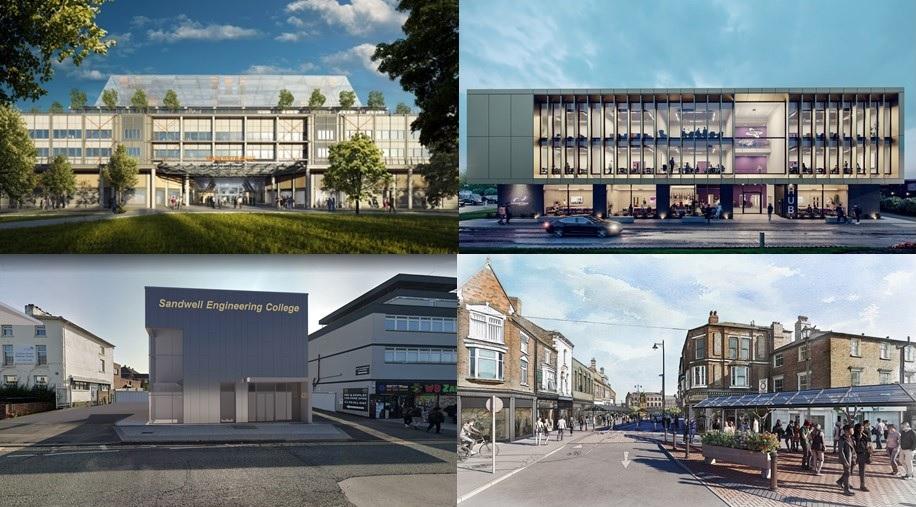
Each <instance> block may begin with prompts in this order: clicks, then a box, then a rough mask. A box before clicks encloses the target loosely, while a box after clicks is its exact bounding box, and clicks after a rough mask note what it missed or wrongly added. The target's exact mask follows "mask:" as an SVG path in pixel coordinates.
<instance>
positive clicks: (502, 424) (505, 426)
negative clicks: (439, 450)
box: [458, 391, 535, 442]
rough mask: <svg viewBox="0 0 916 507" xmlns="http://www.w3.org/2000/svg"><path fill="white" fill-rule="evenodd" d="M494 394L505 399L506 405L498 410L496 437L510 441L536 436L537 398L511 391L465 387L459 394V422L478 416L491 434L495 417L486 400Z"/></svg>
mask: <svg viewBox="0 0 916 507" xmlns="http://www.w3.org/2000/svg"><path fill="white" fill-rule="evenodd" d="M493 394H495V395H496V396H497V397H498V398H499V399H500V400H502V402H503V409H502V410H501V411H499V412H497V414H496V439H497V440H502V441H504V442H506V441H511V440H518V439H521V438H528V437H531V436H533V435H534V409H535V399H534V398H533V397H531V396H525V395H520V394H516V393H511V392H498V393H492V394H491V393H487V392H483V391H462V392H461V394H460V396H459V398H458V407H459V410H458V413H459V416H458V425H459V426H461V425H463V424H464V423H465V422H467V421H469V420H471V419H474V420H475V421H476V424H475V425H476V426H477V429H478V430H480V431H481V432H482V433H483V435H484V436H485V437H486V438H489V436H490V429H491V425H492V419H491V414H490V412H489V411H487V408H486V404H487V400H489V399H490V397H491V396H492V395H493Z"/></svg>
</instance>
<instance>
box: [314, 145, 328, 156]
mask: <svg viewBox="0 0 916 507" xmlns="http://www.w3.org/2000/svg"><path fill="white" fill-rule="evenodd" d="M328 155H330V151H329V148H328V147H327V146H321V147H319V148H318V150H316V154H315V156H316V157H318V158H328Z"/></svg>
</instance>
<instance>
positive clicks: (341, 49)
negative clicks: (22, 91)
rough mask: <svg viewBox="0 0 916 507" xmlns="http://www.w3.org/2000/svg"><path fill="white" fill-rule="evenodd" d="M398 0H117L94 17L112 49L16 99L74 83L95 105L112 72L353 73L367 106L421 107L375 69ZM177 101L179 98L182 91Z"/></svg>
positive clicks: (395, 24) (64, 92) (61, 69)
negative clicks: (378, 97) (371, 100)
mask: <svg viewBox="0 0 916 507" xmlns="http://www.w3.org/2000/svg"><path fill="white" fill-rule="evenodd" d="M395 6H396V1H395V0H352V1H347V0H296V1H292V0H259V1H256V2H255V1H248V0H194V1H193V2H188V1H179V0H157V1H155V2H142V1H137V0H116V1H113V2H109V3H106V4H105V5H104V6H103V8H102V11H101V14H99V16H98V18H97V19H96V22H97V24H98V25H99V26H100V27H102V28H103V29H105V30H107V31H108V33H109V35H110V37H111V38H113V39H114V40H116V41H117V42H118V44H117V46H116V47H115V48H113V49H111V50H110V51H109V53H108V55H106V56H96V55H93V56H90V57H88V58H87V59H86V60H85V61H84V62H83V64H82V65H80V66H79V67H74V66H73V65H72V64H65V65H58V66H57V69H56V73H55V76H54V79H53V80H52V81H51V82H49V83H47V84H46V85H45V88H47V89H48V94H47V95H45V96H44V97H42V98H41V99H40V100H39V101H37V102H35V103H33V102H29V101H20V102H19V103H18V106H19V107H20V108H21V109H23V110H29V109H31V108H32V107H33V106H34V107H38V108H40V109H46V108H47V107H48V106H50V105H51V103H52V102H54V101H55V100H56V101H59V102H60V103H61V104H63V105H64V106H65V107H66V106H67V105H68V104H69V103H70V99H69V93H70V89H71V88H79V89H81V90H83V91H85V92H86V95H87V96H88V98H89V103H90V104H91V103H93V102H94V101H95V98H96V97H97V96H98V94H99V93H101V90H102V87H103V86H104V85H105V80H107V79H108V76H109V74H346V75H347V76H348V77H349V79H350V83H351V84H352V85H353V87H354V89H355V90H356V93H357V95H358V96H359V97H360V100H361V101H362V102H363V103H364V104H365V103H366V100H367V96H368V94H369V91H370V90H380V91H382V92H383V93H384V95H385V99H386V100H385V102H386V104H387V105H388V106H389V107H392V108H393V107H394V106H395V105H396V104H397V103H398V102H405V103H407V104H408V105H411V106H413V105H414V98H413V96H412V95H410V94H408V93H406V92H404V91H403V90H402V89H401V86H400V85H399V84H398V83H397V82H396V81H391V80H390V79H388V76H387V75H384V76H383V75H382V74H380V73H378V71H377V70H376V68H377V67H376V64H375V63H373V62H372V61H371V60H370V57H371V56H372V53H373V52H374V46H375V45H376V44H378V43H380V42H391V41H393V40H395V39H398V38H401V37H403V36H404V34H403V32H402V31H401V26H402V25H403V23H404V20H405V19H406V14H403V13H400V12H398V11H397V10H396V9H395ZM179 99H180V97H179Z"/></svg>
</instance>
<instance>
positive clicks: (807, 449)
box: [798, 420, 811, 470]
mask: <svg viewBox="0 0 916 507" xmlns="http://www.w3.org/2000/svg"><path fill="white" fill-rule="evenodd" d="M810 435H811V426H810V423H809V422H808V421H807V420H806V421H805V423H804V424H802V427H801V429H799V430H798V443H799V444H800V445H801V449H802V469H804V470H810V469H811V445H810V443H809V441H808V437H809V436H810Z"/></svg>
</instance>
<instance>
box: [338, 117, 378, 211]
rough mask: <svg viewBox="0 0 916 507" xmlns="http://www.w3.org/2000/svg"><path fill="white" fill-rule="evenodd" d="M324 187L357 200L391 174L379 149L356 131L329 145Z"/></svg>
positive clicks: (357, 205)
mask: <svg viewBox="0 0 916 507" xmlns="http://www.w3.org/2000/svg"><path fill="white" fill-rule="evenodd" d="M328 164H329V167H328V170H327V171H326V172H325V173H324V186H323V187H322V189H323V190H331V191H335V192H344V193H346V194H347V196H348V198H349V199H350V200H352V201H356V214H357V215H358V214H359V201H360V200H362V199H364V198H366V197H369V196H370V195H371V194H372V193H373V192H375V191H377V190H379V189H380V187H381V186H383V185H384V184H385V183H386V182H387V181H388V178H389V177H390V174H389V173H388V171H387V170H386V169H385V163H384V162H383V161H382V150H380V149H379V148H378V146H376V145H375V143H374V142H372V139H370V138H369V136H367V135H366V134H363V133H357V134H356V135H354V136H353V137H352V138H351V139H350V140H349V141H344V142H341V143H337V144H336V145H333V146H331V152H330V155H329V156H328Z"/></svg>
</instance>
